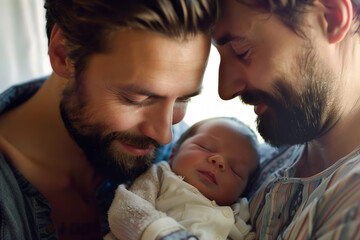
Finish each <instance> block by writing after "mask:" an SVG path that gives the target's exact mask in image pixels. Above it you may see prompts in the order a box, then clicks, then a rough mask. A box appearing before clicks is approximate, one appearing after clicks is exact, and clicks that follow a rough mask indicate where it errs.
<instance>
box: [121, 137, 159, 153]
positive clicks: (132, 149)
mask: <svg viewBox="0 0 360 240" xmlns="http://www.w3.org/2000/svg"><path fill="white" fill-rule="evenodd" d="M120 143H121V145H122V146H123V147H124V148H125V150H127V151H128V152H130V153H131V154H133V155H137V156H143V155H148V154H150V153H151V152H152V151H154V149H155V147H154V146H153V145H150V146H149V147H147V148H138V147H135V146H133V145H130V144H127V143H124V142H121V141H120Z"/></svg>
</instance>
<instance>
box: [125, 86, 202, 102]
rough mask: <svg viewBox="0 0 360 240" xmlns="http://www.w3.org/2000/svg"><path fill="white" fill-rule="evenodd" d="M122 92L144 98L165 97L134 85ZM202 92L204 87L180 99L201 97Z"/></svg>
mask: <svg viewBox="0 0 360 240" xmlns="http://www.w3.org/2000/svg"><path fill="white" fill-rule="evenodd" d="M121 91H125V92H133V93H136V94H139V95H143V96H148V97H156V98H164V96H161V95H158V94H156V93H153V92H150V91H149V90H147V89H144V88H142V87H140V86H134V85H129V86H126V87H123V88H121ZM201 91H202V86H201V87H199V88H198V89H197V90H196V91H195V92H192V93H190V94H187V95H184V96H180V97H178V98H179V99H186V98H191V97H194V96H197V95H199V94H200V93H201Z"/></svg>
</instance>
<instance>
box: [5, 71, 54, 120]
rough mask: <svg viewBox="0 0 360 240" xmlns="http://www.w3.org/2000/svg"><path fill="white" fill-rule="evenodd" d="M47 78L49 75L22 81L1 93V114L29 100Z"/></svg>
mask: <svg viewBox="0 0 360 240" xmlns="http://www.w3.org/2000/svg"><path fill="white" fill-rule="evenodd" d="M46 79H47V77H43V78H39V79H34V80H31V81H28V82H24V83H20V84H17V85H14V86H11V87H9V88H8V89H6V90H5V91H4V92H2V93H0V114H1V113H3V112H4V111H6V110H7V109H10V108H13V107H16V106H18V105H20V104H21V103H23V102H25V101H26V100H28V99H29V98H30V97H31V96H33V95H34V94H35V93H36V91H37V90H39V88H40V87H41V86H42V85H43V83H44V82H45V80H46Z"/></svg>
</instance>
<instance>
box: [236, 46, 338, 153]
mask: <svg viewBox="0 0 360 240" xmlns="http://www.w3.org/2000/svg"><path fill="white" fill-rule="evenodd" d="M296 63H297V64H296V65H295V66H294V68H297V71H294V77H295V78H294V77H291V78H292V79H295V81H293V82H295V83H298V85H299V86H300V84H301V83H303V86H301V88H300V90H298V91H296V90H295V89H294V88H293V87H292V86H290V85H288V84H286V83H287V81H286V79H285V77H284V78H282V79H279V80H277V81H276V82H275V84H274V89H275V93H274V96H272V95H270V94H268V93H266V92H263V91H257V90H256V91H248V92H245V93H244V94H243V95H242V96H241V100H242V101H243V102H244V103H250V104H251V103H253V104H254V103H265V104H266V105H267V107H268V108H267V110H266V111H265V112H264V113H263V114H261V115H259V116H258V117H257V119H256V122H257V129H258V131H259V133H260V135H261V136H262V137H263V138H264V140H265V141H266V142H269V143H270V144H272V145H273V146H276V147H279V146H282V145H286V144H303V143H305V142H308V141H310V140H313V139H315V138H318V137H320V136H321V135H323V134H324V133H325V132H326V131H328V130H329V128H330V127H331V125H332V124H334V122H335V117H336V110H337V106H336V104H335V99H332V97H334V91H333V89H332V88H333V86H334V85H333V83H334V82H335V74H334V73H333V72H332V71H331V70H330V69H329V68H328V67H327V66H325V64H323V63H322V62H320V60H319V59H318V58H317V56H316V54H315V51H314V49H313V48H312V46H311V45H307V46H306V47H304V52H303V54H301V56H299V58H298V60H297V61H296Z"/></svg>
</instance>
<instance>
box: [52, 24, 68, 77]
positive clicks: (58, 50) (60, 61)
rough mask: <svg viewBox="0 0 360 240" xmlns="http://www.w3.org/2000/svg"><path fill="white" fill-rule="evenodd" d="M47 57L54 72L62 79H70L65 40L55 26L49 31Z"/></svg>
mask: <svg viewBox="0 0 360 240" xmlns="http://www.w3.org/2000/svg"><path fill="white" fill-rule="evenodd" d="M49 57H50V63H51V67H52V69H53V70H54V72H55V73H56V74H57V75H59V76H61V77H63V78H70V76H71V74H72V63H71V61H70V59H69V58H68V56H67V55H66V48H65V38H64V37H63V35H62V33H61V30H60V28H59V27H58V26H57V25H56V24H55V25H54V27H53V29H52V31H51V36H50V43H49Z"/></svg>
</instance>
